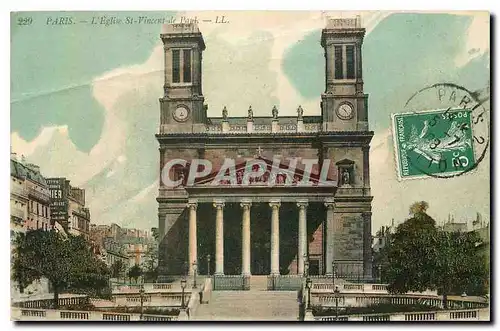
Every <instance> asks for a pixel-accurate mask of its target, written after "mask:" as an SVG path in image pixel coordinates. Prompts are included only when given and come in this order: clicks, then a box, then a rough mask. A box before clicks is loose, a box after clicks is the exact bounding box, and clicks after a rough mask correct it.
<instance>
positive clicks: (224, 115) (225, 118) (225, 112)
mask: <svg viewBox="0 0 500 331" xmlns="http://www.w3.org/2000/svg"><path fill="white" fill-rule="evenodd" d="M222 119H224V121H227V108H226V106H224V108H223V109H222Z"/></svg>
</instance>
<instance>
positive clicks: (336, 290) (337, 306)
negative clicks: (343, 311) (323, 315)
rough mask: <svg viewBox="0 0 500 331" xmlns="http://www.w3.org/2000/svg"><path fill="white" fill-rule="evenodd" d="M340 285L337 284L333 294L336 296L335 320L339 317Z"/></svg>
mask: <svg viewBox="0 0 500 331" xmlns="http://www.w3.org/2000/svg"><path fill="white" fill-rule="evenodd" d="M339 294H340V291H339V287H338V286H335V290H334V291H333V296H334V297H335V320H336V321H337V320H338V319H339Z"/></svg>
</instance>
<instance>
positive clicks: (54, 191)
mask: <svg viewBox="0 0 500 331" xmlns="http://www.w3.org/2000/svg"><path fill="white" fill-rule="evenodd" d="M47 183H48V186H49V189H50V195H51V197H52V202H51V204H50V210H51V214H52V221H53V222H58V223H59V224H61V225H62V227H63V228H64V230H65V231H66V232H68V233H70V234H72V235H76V236H78V235H82V236H83V237H84V238H85V239H89V237H90V211H89V209H88V208H87V207H85V190H84V189H81V188H78V187H73V186H71V185H70V181H69V180H67V179H66V178H64V177H57V178H47Z"/></svg>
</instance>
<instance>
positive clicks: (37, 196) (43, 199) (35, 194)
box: [28, 187, 50, 204]
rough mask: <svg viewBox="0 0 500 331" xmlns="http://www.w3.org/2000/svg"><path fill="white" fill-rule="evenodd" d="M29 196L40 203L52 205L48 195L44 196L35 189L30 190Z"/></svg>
mask: <svg viewBox="0 0 500 331" xmlns="http://www.w3.org/2000/svg"><path fill="white" fill-rule="evenodd" d="M28 196H29V197H31V198H34V199H36V200H38V201H41V202H43V203H47V204H49V203H50V195H49V194H48V193H47V194H43V193H41V192H39V191H37V190H35V189H34V188H31V187H30V188H28Z"/></svg>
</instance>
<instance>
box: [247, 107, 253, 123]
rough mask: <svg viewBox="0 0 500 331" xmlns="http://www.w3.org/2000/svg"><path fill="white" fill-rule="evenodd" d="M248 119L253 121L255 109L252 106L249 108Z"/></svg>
mask: <svg viewBox="0 0 500 331" xmlns="http://www.w3.org/2000/svg"><path fill="white" fill-rule="evenodd" d="M248 120H249V121H253V110H252V106H250V108H248Z"/></svg>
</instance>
